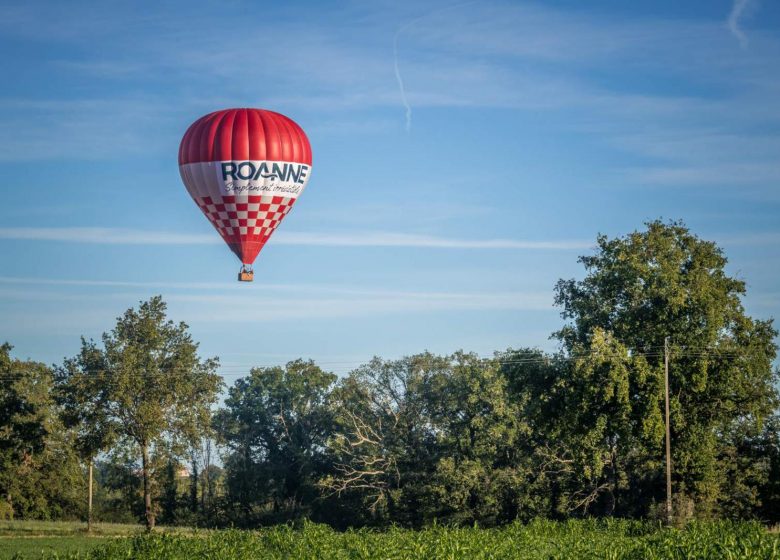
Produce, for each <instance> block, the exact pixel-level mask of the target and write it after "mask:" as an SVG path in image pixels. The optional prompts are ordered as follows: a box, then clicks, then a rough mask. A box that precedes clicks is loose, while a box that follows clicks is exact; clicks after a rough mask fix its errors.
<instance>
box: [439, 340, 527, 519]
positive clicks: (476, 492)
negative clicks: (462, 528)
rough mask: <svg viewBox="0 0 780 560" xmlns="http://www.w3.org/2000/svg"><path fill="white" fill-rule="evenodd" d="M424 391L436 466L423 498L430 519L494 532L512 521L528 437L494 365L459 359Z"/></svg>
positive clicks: (523, 475) (470, 356) (523, 480)
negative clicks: (475, 525)
mask: <svg viewBox="0 0 780 560" xmlns="http://www.w3.org/2000/svg"><path fill="white" fill-rule="evenodd" d="M448 361H449V367H448V368H447V370H446V373H444V374H443V375H442V376H441V377H440V379H439V380H438V382H436V383H433V384H431V390H430V391H428V392H427V400H428V402H429V404H428V408H429V410H430V411H431V420H432V427H433V431H434V432H435V433H436V434H437V436H438V437H437V445H438V447H439V450H438V452H437V455H438V457H439V458H438V462H437V464H436V470H435V473H434V475H433V477H431V479H430V481H429V483H428V485H427V488H428V489H427V492H426V495H427V496H428V498H429V503H428V507H427V510H428V511H427V515H428V516H429V518H433V519H445V520H448V521H453V522H458V523H466V524H473V523H475V522H478V523H481V524H483V525H494V524H496V523H500V522H507V521H511V520H513V519H515V518H516V517H517V516H518V514H519V511H520V507H521V504H520V503H519V499H520V498H521V496H522V494H523V493H522V492H521V491H520V489H522V488H524V487H525V486H526V484H525V483H526V480H527V477H528V474H529V473H528V472H527V470H526V468H527V466H528V465H527V464H526V463H525V462H524V461H523V459H524V457H523V455H522V450H523V449H524V448H525V447H526V441H525V440H526V439H527V437H528V435H529V430H528V425H527V424H526V423H525V421H524V419H523V418H522V416H521V413H520V411H521V406H522V404H523V403H522V401H521V400H514V399H512V398H511V397H512V395H510V393H509V391H508V387H507V385H508V383H507V380H506V378H505V377H504V376H503V375H502V374H501V372H500V369H499V364H498V363H497V362H496V361H495V360H484V359H481V358H479V356H477V355H475V354H466V353H463V352H458V353H456V354H454V355H453V356H451V357H450V358H449V359H448Z"/></svg>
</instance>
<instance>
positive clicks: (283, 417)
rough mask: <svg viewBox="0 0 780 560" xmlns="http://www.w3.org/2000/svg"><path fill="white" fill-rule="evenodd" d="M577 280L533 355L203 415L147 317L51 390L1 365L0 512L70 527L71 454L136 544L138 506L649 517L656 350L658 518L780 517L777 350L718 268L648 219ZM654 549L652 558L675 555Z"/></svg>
mask: <svg viewBox="0 0 780 560" xmlns="http://www.w3.org/2000/svg"><path fill="white" fill-rule="evenodd" d="M580 261H581V262H582V263H583V264H584V265H585V275H584V277H583V278H582V279H580V280H566V281H563V280H562V281H560V282H559V283H558V285H557V288H556V301H557V303H558V304H559V305H560V306H562V314H563V317H564V319H565V320H566V321H567V322H566V324H565V325H564V326H563V328H562V329H561V330H560V331H558V332H557V333H555V334H554V337H556V338H557V339H558V340H559V341H560V347H559V349H558V351H557V352H555V353H552V354H548V353H545V352H542V351H540V350H538V349H531V348H520V349H509V350H506V351H504V352H499V353H496V354H495V355H494V357H493V358H484V357H480V356H478V355H476V354H471V353H466V352H462V351H461V352H456V353H454V354H452V355H448V356H441V355H435V354H432V353H430V352H423V353H420V354H416V355H411V356H406V357H403V358H401V359H396V360H383V359H381V358H374V359H372V360H371V361H370V362H368V363H366V364H364V365H362V366H360V367H358V368H357V369H355V370H353V371H352V372H350V373H349V374H348V375H347V376H345V377H344V378H342V379H337V378H336V376H334V375H333V374H331V373H328V372H325V371H323V370H322V369H320V368H319V367H318V366H317V365H316V364H315V363H313V362H311V361H303V360H295V361H292V362H289V363H288V364H286V366H284V367H265V368H254V369H252V370H251V371H250V372H249V374H248V375H247V376H246V377H244V378H242V379H239V380H237V381H236V382H235V384H234V385H233V386H232V387H230V389H229V391H228V394H227V398H226V399H225V401H224V403H223V405H222V406H221V407H220V409H219V410H217V411H216V413H215V414H214V415H213V417H212V415H211V406H212V405H213V404H214V403H215V401H216V396H217V391H218V389H219V387H220V379H219V377H218V376H217V375H216V374H215V368H216V366H217V362H216V360H205V361H202V360H201V359H200V358H199V357H198V355H197V344H195V343H194V342H193V341H192V339H191V337H190V335H189V333H188V330H187V326H186V325H185V324H183V323H180V324H178V325H177V324H174V323H173V322H171V321H169V320H167V318H166V315H165V312H166V308H165V304H164V302H163V301H162V300H161V299H160V298H159V297H157V298H152V299H151V300H149V301H147V302H142V303H141V304H140V306H139V307H138V308H137V309H129V310H128V311H127V312H126V313H125V314H124V315H123V316H122V317H120V318H119V319H118V320H117V324H116V327H115V328H114V329H113V330H112V331H111V332H109V333H106V334H104V336H103V339H102V345H98V344H97V343H95V342H93V341H86V340H82V344H81V350H80V352H79V354H78V355H76V356H75V357H74V358H72V359H70V360H66V361H65V363H64V364H63V365H62V366H61V367H60V368H58V369H57V371H56V378H55V379H56V391H55V390H53V389H54V385H53V383H52V374H51V371H50V370H49V369H48V368H46V367H45V366H43V365H41V364H36V363H34V362H20V361H18V360H12V359H11V358H10V355H9V347H8V346H4V347H3V348H2V351H0V379H1V380H2V381H3V386H2V391H1V392H0V404H1V405H2V408H0V420H1V422H0V436H2V437H0V466H1V467H2V469H3V470H2V471H0V491H2V492H3V498H2V499H0V515H6V516H9V515H11V514H13V515H16V516H17V517H18V516H23V517H28V518H29V517H39V518H46V517H67V516H73V515H78V514H79V512H81V511H82V509H83V501H82V502H81V503H76V502H75V499H76V494H78V489H80V488H83V484H84V476H83V475H84V473H83V472H82V471H81V470H80V467H79V465H78V459H79V458H81V460H82V461H83V462H86V461H93V462H94V463H95V466H96V469H95V473H96V480H97V487H96V493H95V511H96V513H97V517H98V518H100V519H104V520H106V519H111V520H116V521H122V520H132V519H139V518H140V517H142V516H145V517H146V520H147V524H148V526H149V527H151V526H152V525H153V524H154V522H155V515H156V514H157V508H159V510H160V521H161V522H163V523H175V524H181V525H186V524H190V525H198V526H207V527H215V526H222V527H225V526H231V525H232V526H238V527H256V526H261V525H266V524H270V523H279V522H291V523H294V524H296V525H300V523H302V522H303V521H304V520H313V521H320V522H325V523H327V524H328V525H330V526H332V527H335V528H338V529H342V530H346V529H348V528H354V527H374V528H377V527H387V526H393V525H394V526H399V527H406V528H421V527H432V526H433V527H435V526H436V525H437V524H442V523H444V524H447V525H451V526H453V527H454V526H471V525H475V524H478V525H479V526H481V527H497V526H503V525H507V524H510V523H513V522H515V521H526V522H527V521H530V520H532V519H535V518H548V519H556V520H567V519H572V518H582V517H587V516H596V517H605V518H609V517H621V518H650V519H656V518H659V517H660V515H659V514H660V513H662V511H663V502H664V499H665V481H664V467H665V458H664V431H665V430H664V428H665V426H664V419H663V415H662V411H663V398H664V394H663V386H664V382H663V380H664V340H665V338H666V337H669V339H670V345H669V349H670V352H669V354H668V355H669V362H670V364H669V365H670V368H669V369H670V384H671V431H672V450H673V461H672V467H673V489H674V510H675V513H676V516H677V521H678V522H679V523H680V524H682V523H683V522H685V521H686V520H688V519H690V518H698V519H708V518H724V519H757V520H761V521H763V522H778V521H780V517H779V516H780V482H778V481H780V420H778V415H777V412H778V410H777V405H778V390H777V389H778V388H777V382H778V381H779V379H778V372H777V371H776V370H775V371H773V370H772V361H773V360H774V359H775V358H776V347H775V344H774V337H775V336H776V334H777V333H776V331H775V330H774V327H773V325H772V323H771V321H761V320H756V319H753V318H751V317H748V316H747V315H746V314H745V311H744V309H743V307H742V303H741V298H742V297H743V296H744V294H745V284H744V282H742V281H741V280H737V279H734V278H731V277H730V276H729V275H728V274H726V272H725V266H726V259H725V256H724V255H723V253H722V251H721V250H720V249H719V248H718V247H717V246H715V245H714V244H713V243H710V242H706V241H703V240H701V239H699V238H698V237H696V236H695V235H693V234H691V233H690V232H689V231H688V230H687V228H685V226H684V225H682V224H680V223H675V222H673V223H668V224H665V223H661V222H651V223H649V224H647V228H646V230H644V231H639V232H634V233H632V234H630V235H628V236H625V237H619V238H615V239H609V238H607V237H605V236H600V237H599V239H598V247H597V249H596V251H595V252H594V254H592V255H590V256H585V257H581V259H580ZM3 372H5V374H4V373H3ZM55 397H56V398H55ZM212 445H213V446H214V447H212ZM139 455H140V458H141V461H140V463H141V468H140V469H139V466H138V463H139V461H138V459H139ZM218 456H219V457H218ZM215 463H216V464H215ZM183 465H186V466H187V468H188V469H189V475H188V476H187V475H186V474H181V475H180V474H179V471H180V467H181V466H183ZM55 469H56V471H55ZM153 502H154V503H153ZM155 505H156V506H157V508H156V507H155ZM534 526H535V527H536V529H534V530H541V529H540V527H541V526H540V525H539V524H538V523H537V524H535V525H534ZM572 527H575V525H572ZM583 527H584V525H583ZM311 530H312V531H313V530H314V529H311ZM317 530H319V529H317ZM551 530H552V529H551ZM366 534H371V535H373V533H366ZM698 534H699V535H704V533H698ZM664 535H665V536H663V538H661V537H659V539H660V540H658V542H657V543H656V544H654V545H653V546H656V545H657V546H659V547H661V548H663V547H665V546H667V545H666V544H663V542H666V543H667V544H668V545H669V546H671V547H674V546H677V545H676V544H675V543H676V542H677V540H676V539H677V538H678V537H677V536H674V535H672V533H668V534H667V533H665V534H664ZM669 535H672V536H669ZM667 537H668V538H667ZM242 538H243V537H242ZM372 538H373V537H372ZM709 538H710V537H707V536H706V535H705V536H702V539H703V541H702V542H705V543H706V542H710V541H709V540H708V539H709ZM664 539H666V540H664ZM669 539H671V540H669ZM669 543H671V544H669ZM706 546H709V545H706ZM705 548H706V547H705ZM648 550H649V549H648ZM653 550H655V549H653ZM648 554H649V553H648Z"/></svg>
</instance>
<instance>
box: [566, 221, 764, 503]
mask: <svg viewBox="0 0 780 560" xmlns="http://www.w3.org/2000/svg"><path fill="white" fill-rule="evenodd" d="M580 262H581V263H582V264H584V265H585V268H586V271H587V275H586V277H585V278H584V279H583V280H581V281H576V280H566V281H564V280H561V281H560V282H559V283H558V285H557V288H556V302H557V303H558V304H559V305H561V306H562V307H563V313H562V314H563V317H564V318H565V319H569V320H571V322H570V323H569V324H567V325H566V326H564V328H563V329H561V330H560V331H559V332H558V333H557V336H558V338H559V339H560V340H561V341H562V343H563V345H564V348H565V349H566V350H567V351H568V352H569V353H570V354H572V355H576V354H577V353H578V352H581V351H583V350H586V351H587V350H589V349H590V348H592V346H593V344H594V339H596V338H598V337H599V336H602V334H601V333H609V335H610V336H611V337H612V338H613V339H614V340H615V341H616V342H617V343H619V344H621V345H623V346H624V347H625V348H626V349H627V350H629V351H630V352H631V354H632V355H636V356H644V357H645V359H646V361H647V365H648V368H646V369H647V373H646V374H644V375H645V376H649V377H648V379H649V380H652V379H653V378H655V377H657V375H658V370H659V369H660V368H662V363H663V347H664V339H665V338H666V337H669V339H670V341H671V360H670V362H671V363H670V374H669V377H670V393H671V411H672V416H671V423H670V424H671V429H672V440H673V441H674V446H673V458H672V462H673V465H674V484H675V488H676V490H677V492H678V493H679V494H680V496H681V499H682V500H683V502H682V503H681V505H685V502H686V501H687V503H688V504H690V505H691V506H692V509H693V511H692V513H695V514H696V515H699V516H707V515H713V514H717V513H718V512H719V511H722V512H726V511H737V510H739V509H740V508H751V507H755V506H756V505H758V502H757V500H756V495H755V494H753V495H751V494H750V493H743V497H742V500H746V503H744V504H742V505H741V506H739V507H737V508H736V509H734V504H733V503H732V504H731V505H729V506H726V504H725V502H726V501H728V500H727V498H726V496H727V495H728V494H729V492H730V488H732V487H734V485H736V486H737V487H740V486H743V485H747V486H754V485H755V484H754V482H751V481H750V480H748V479H750V478H752V479H754V480H755V481H760V482H765V481H766V478H765V475H764V474H762V472H761V469H760V468H758V469H756V468H750V469H746V470H743V469H740V468H736V469H735V468H732V466H730V465H729V463H732V464H733V460H732V459H730V458H729V457H730V456H732V455H733V454H731V453H730V452H728V450H727V449H726V448H728V447H731V448H732V449H733V446H734V445H737V446H739V445H741V443H740V442H737V441H734V439H733V438H734V436H736V435H738V434H741V436H739V437H743V436H744V437H755V436H757V435H758V434H759V433H760V432H761V428H762V424H763V422H764V420H765V419H766V418H767V417H769V416H770V415H771V414H772V413H773V411H774V410H775V409H776V407H777V404H778V395H777V386H776V384H777V381H778V375H777V372H776V371H773V369H772V360H773V359H774V358H775V356H776V347H775V344H774V342H773V341H774V337H776V336H777V331H776V330H775V329H774V328H773V326H772V322H771V321H762V320H756V319H752V318H750V317H748V316H747V315H746V314H745V312H744V308H743V307H742V303H741V297H742V296H743V295H744V294H745V283H744V282H743V281H741V280H737V279H735V278H732V277H730V276H728V275H727V274H726V272H725V266H726V262H727V261H726V257H725V256H724V255H723V252H722V250H721V249H719V248H718V247H717V246H716V245H715V244H714V243H712V242H709V241H703V240H701V239H699V238H698V237H696V236H695V235H694V234H692V233H691V232H690V231H689V230H688V229H687V228H686V227H685V226H684V225H683V224H681V223H679V222H672V223H669V224H664V223H662V222H660V221H655V222H651V223H649V224H647V230H646V231H641V232H634V233H632V234H630V235H628V236H626V237H620V238H615V239H609V238H607V237H606V236H603V235H602V236H599V238H598V249H597V251H596V254H595V255H592V256H585V257H581V258H580ZM640 377H641V376H640ZM656 386H657V383H655V382H652V381H651V382H650V386H648V390H653V387H656ZM575 392H576V390H575ZM655 394H656V395H657V398H660V394H659V393H658V392H656V393H655ZM628 397H629V402H633V401H634V400H635V399H636V400H638V399H640V398H642V396H641V395H639V394H635V393H632V392H631V391H629V394H628ZM645 397H650V394H646V395H645ZM575 398H576V397H575ZM582 402H584V401H582ZM655 407H656V404H655V402H653V403H651V404H650V406H649V407H648V408H647V410H646V411H645V414H648V415H651V416H653V415H655ZM644 421H647V422H649V423H650V424H652V425H655V424H656V422H655V420H653V419H652V418H650V417H649V416H648V417H647V418H645V419H643V422H644ZM655 431H656V428H655V427H653V428H651V432H653V433H655ZM651 441H652V438H651V440H648V441H647V443H648V444H650V443H651ZM641 451H642V452H643V453H647V452H652V447H650V448H645V449H642V450H641ZM657 451H658V454H659V455H660V449H658V450H657ZM640 475H642V473H641V472H640ZM643 478H645V477H644V476H643ZM651 478H652V477H650V479H647V478H646V479H645V480H640V481H637V484H638V486H639V487H647V486H651V485H652V482H653V481H652V480H651ZM740 478H744V479H745V480H740ZM656 486H658V485H656ZM656 497H659V496H658V495H656ZM636 513H640V514H641V513H646V511H645V512H642V511H639V512H636Z"/></svg>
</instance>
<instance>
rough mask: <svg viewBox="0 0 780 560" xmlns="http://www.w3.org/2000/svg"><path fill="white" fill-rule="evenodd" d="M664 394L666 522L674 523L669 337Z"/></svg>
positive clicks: (667, 338) (665, 342)
mask: <svg viewBox="0 0 780 560" xmlns="http://www.w3.org/2000/svg"><path fill="white" fill-rule="evenodd" d="M664 394H665V398H666V523H667V524H669V525H671V524H672V443H671V435H670V430H669V337H668V336H667V337H666V338H665V339H664Z"/></svg>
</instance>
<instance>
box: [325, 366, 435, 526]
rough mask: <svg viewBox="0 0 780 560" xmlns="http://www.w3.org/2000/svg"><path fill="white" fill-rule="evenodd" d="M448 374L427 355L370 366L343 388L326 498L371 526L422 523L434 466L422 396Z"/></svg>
mask: <svg viewBox="0 0 780 560" xmlns="http://www.w3.org/2000/svg"><path fill="white" fill-rule="evenodd" d="M449 366H450V364H449V360H448V358H444V357H440V356H434V355H433V354H430V353H428V352H426V353H423V354H417V355H415V356H408V357H405V358H403V359H400V360H388V361H383V360H381V359H380V358H374V359H373V360H371V362H369V363H368V364H366V365H364V366H361V367H359V368H358V369H356V370H354V371H352V372H351V373H350V374H349V376H347V377H346V378H345V379H343V380H342V381H341V383H340V384H339V387H338V388H337V389H336V390H335V391H334V394H333V397H332V403H333V407H334V414H335V417H336V429H335V431H334V434H333V436H332V437H331V439H330V440H329V442H328V447H329V450H330V453H331V456H332V461H333V463H334V468H333V474H332V475H331V476H329V477H327V478H325V479H323V480H322V482H321V485H322V487H323V489H324V490H325V492H326V494H327V495H331V496H338V497H340V498H342V497H345V498H353V499H354V498H356V499H357V502H358V503H359V504H360V505H361V506H363V507H364V508H365V509H367V512H368V514H369V516H368V518H369V520H373V521H387V520H392V521H395V522H398V523H403V524H406V525H419V524H421V523H422V522H423V514H424V511H423V509H424V502H425V500H426V497H425V494H426V491H427V485H428V483H429V482H430V478H431V476H432V475H433V473H434V472H435V469H436V462H437V460H438V445H437V439H436V434H435V431H434V429H433V424H432V418H431V412H432V411H431V409H430V406H429V405H430V402H431V401H430V398H428V392H429V391H430V390H431V388H432V387H433V385H435V384H437V383H441V382H444V380H445V377H446V372H447V370H448V369H449Z"/></svg>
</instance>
